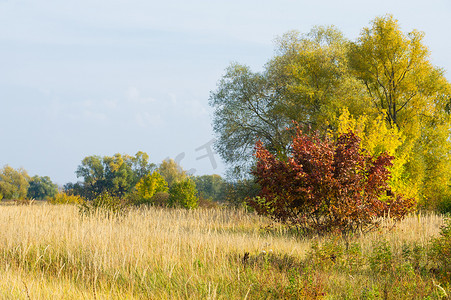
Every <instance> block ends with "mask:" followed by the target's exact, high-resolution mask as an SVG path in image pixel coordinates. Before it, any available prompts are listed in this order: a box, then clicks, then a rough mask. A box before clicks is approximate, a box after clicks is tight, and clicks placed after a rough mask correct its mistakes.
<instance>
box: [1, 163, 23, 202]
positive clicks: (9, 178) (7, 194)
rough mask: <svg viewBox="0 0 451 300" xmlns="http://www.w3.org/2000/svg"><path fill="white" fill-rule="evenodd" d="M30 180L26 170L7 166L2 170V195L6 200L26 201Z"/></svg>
mask: <svg viewBox="0 0 451 300" xmlns="http://www.w3.org/2000/svg"><path fill="white" fill-rule="evenodd" d="M29 180H30V176H28V173H27V171H25V170H24V169H22V168H20V169H17V170H15V169H13V168H12V167H10V166H8V165H6V166H4V167H3V169H1V170H0V194H1V195H2V196H3V198H4V199H26V197H27V191H28V186H29V183H28V181H29Z"/></svg>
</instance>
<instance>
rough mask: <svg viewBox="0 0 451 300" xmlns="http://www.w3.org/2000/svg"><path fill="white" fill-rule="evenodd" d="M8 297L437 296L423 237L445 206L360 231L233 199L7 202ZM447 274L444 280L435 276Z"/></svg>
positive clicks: (3, 272) (4, 270)
mask: <svg viewBox="0 0 451 300" xmlns="http://www.w3.org/2000/svg"><path fill="white" fill-rule="evenodd" d="M0 220H2V223H1V224H2V230H1V231H0V298H1V299H186V298H190V299H290V298H292V299H344V298H347V299H442V298H443V297H447V295H449V294H450V287H449V285H448V286H447V285H446V282H443V281H440V279H439V278H438V279H437V278H436V277H435V275H434V274H433V270H434V269H433V268H429V267H427V265H428V264H429V262H428V260H427V255H426V254H425V252H424V251H425V250H424V249H425V247H426V246H427V245H428V243H429V241H430V239H431V238H432V237H434V236H438V234H439V232H440V225H441V224H442V223H443V217H441V216H437V215H412V216H409V217H408V218H407V219H405V220H404V221H403V222H401V223H400V224H398V225H397V226H396V227H394V228H393V227H392V224H390V223H389V222H386V223H385V224H384V226H382V228H380V229H379V230H377V231H374V232H371V233H369V234H367V235H365V236H363V237H356V238H355V239H354V240H353V241H351V244H350V246H349V249H347V250H346V248H345V246H344V245H343V242H342V241H341V240H340V239H338V238H337V237H333V236H330V237H323V238H310V239H302V238H299V237H298V236H297V235H296V234H295V233H294V232H290V231H289V230H287V229H286V228H284V227H282V226H280V225H278V224H274V223H272V222H271V221H270V220H268V219H266V218H264V217H260V216H257V215H255V214H253V213H247V212H245V211H244V210H233V209H224V208H222V209H219V208H218V209H208V210H207V209H197V210H184V209H159V208H149V209H139V210H138V209H137V210H131V211H128V212H126V213H125V214H124V215H122V216H120V217H108V216H107V215H105V214H102V213H100V212H98V213H96V214H95V215H92V216H82V215H80V214H79V212H78V209H77V207H75V206H69V205H47V204H43V205H17V206H16V205H3V206H0ZM440 282H441V283H440Z"/></svg>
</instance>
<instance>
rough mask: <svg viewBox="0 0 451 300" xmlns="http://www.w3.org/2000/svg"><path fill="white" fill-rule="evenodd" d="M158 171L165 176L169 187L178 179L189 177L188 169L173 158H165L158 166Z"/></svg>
mask: <svg viewBox="0 0 451 300" xmlns="http://www.w3.org/2000/svg"><path fill="white" fill-rule="evenodd" d="M158 173H160V174H161V176H163V178H164V179H165V180H166V182H167V183H168V185H169V188H171V187H172V185H173V184H174V183H175V182H177V181H183V180H185V179H186V178H187V174H186V171H185V170H183V168H182V167H181V166H180V165H179V164H177V162H176V161H175V160H173V159H165V160H163V161H162V162H161V164H160V166H159V167H158Z"/></svg>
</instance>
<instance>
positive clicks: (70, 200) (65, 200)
mask: <svg viewBox="0 0 451 300" xmlns="http://www.w3.org/2000/svg"><path fill="white" fill-rule="evenodd" d="M48 202H49V203H51V204H81V203H82V202H83V198H82V197H80V196H78V195H68V194H66V193H64V192H60V193H58V194H56V195H55V196H54V197H52V198H50V199H49V200H48Z"/></svg>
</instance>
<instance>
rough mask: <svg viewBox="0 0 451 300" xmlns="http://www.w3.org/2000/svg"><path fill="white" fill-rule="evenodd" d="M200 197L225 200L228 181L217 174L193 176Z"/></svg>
mask: <svg viewBox="0 0 451 300" xmlns="http://www.w3.org/2000/svg"><path fill="white" fill-rule="evenodd" d="M193 181H194V183H195V184H196V189H197V191H198V192H199V197H202V198H204V199H211V200H213V201H225V196H226V190H227V182H226V181H225V180H224V179H222V177H221V176H219V175H217V174H213V175H202V176H195V177H193Z"/></svg>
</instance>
